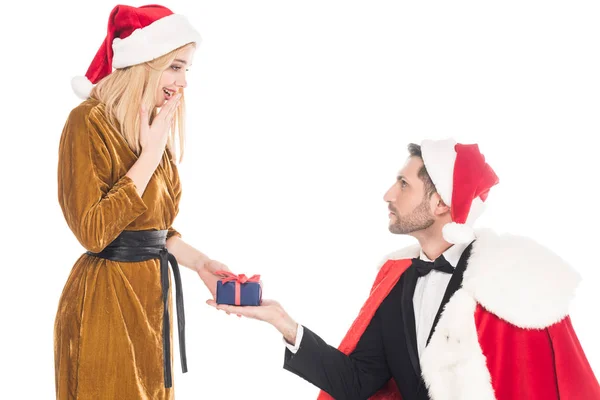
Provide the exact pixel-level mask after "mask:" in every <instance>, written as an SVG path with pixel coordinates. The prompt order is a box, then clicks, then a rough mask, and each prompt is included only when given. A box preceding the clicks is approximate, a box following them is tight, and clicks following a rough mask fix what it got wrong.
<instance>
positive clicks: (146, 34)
mask: <svg viewBox="0 0 600 400" xmlns="http://www.w3.org/2000/svg"><path fill="white" fill-rule="evenodd" d="M201 41H202V38H201V37H200V34H199V33H198V32H197V31H196V30H195V29H194V27H192V25H191V24H190V23H189V21H188V19H187V18H186V17H185V16H183V15H180V14H171V15H168V16H166V17H164V18H161V19H159V20H157V21H154V22H153V23H151V24H150V25H148V26H146V27H144V28H141V29H136V30H135V31H134V32H133V33H132V34H131V35H129V36H128V37H126V38H125V39H119V38H115V39H114V40H113V43H112V48H113V60H112V66H113V68H124V67H128V66H131V65H136V64H140V63H143V62H146V61H151V60H154V59H155V58H158V57H160V56H163V55H165V54H167V53H169V52H171V51H173V50H175V49H177V48H179V47H181V46H183V45H186V44H188V43H192V42H195V43H196V44H200V42H201Z"/></svg>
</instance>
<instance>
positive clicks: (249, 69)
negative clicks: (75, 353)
mask: <svg viewBox="0 0 600 400" xmlns="http://www.w3.org/2000/svg"><path fill="white" fill-rule="evenodd" d="M128 4H132V5H142V4H144V3H141V2H137V1H135V2H131V3H128ZM114 5H115V3H113V2H110V1H103V0H102V1H101V0H96V1H94V2H73V3H67V2H60V1H55V2H38V4H35V3H32V2H14V3H11V4H10V6H8V11H7V14H6V15H5V18H4V19H3V20H4V21H3V24H2V27H1V28H0V29H1V30H2V32H0V33H1V35H0V37H2V53H3V61H2V63H1V67H0V68H2V74H1V75H2V78H3V79H2V86H3V89H4V100H3V108H4V110H5V112H4V113H3V123H2V126H3V128H2V133H3V135H2V138H3V152H2V158H1V162H2V170H3V172H4V173H3V174H2V175H3V180H4V182H3V185H2V187H1V190H2V202H3V207H4V213H3V214H4V215H3V219H4V231H3V233H2V242H3V243H4V250H3V256H2V265H1V267H2V271H3V280H2V281H3V290H2V292H3V294H2V298H3V303H4V307H2V310H3V315H2V339H3V340H2V341H3V345H2V346H3V350H2V357H1V358H2V362H3V364H4V367H3V368H6V367H8V368H9V369H10V370H9V371H8V374H7V372H6V370H4V372H3V373H2V375H1V376H2V377H1V378H0V379H1V380H2V388H3V389H2V390H3V393H4V395H6V394H7V393H11V392H12V395H11V396H7V397H10V398H15V399H51V398H53V397H54V359H53V338H52V335H53V323H54V317H55V313H56V307H57V303H58V299H59V296H60V294H61V291H62V288H63V285H64V283H65V281H66V279H67V276H68V274H69V272H70V269H71V267H72V265H73V263H74V261H75V260H76V259H77V257H78V256H79V254H80V253H81V252H82V251H83V249H82V248H81V247H80V245H79V244H78V242H77V241H76V240H75V238H74V236H73V235H72V233H71V232H70V231H69V229H68V227H67V225H66V223H65V222H64V218H63V216H62V214H61V210H60V207H59V205H58V201H57V189H56V184H57V182H56V163H57V150H58V141H59V138H60V134H61V130H62V127H63V124H64V122H65V119H66V117H67V115H68V113H69V112H70V110H71V109H72V108H73V107H75V106H76V105H77V104H78V103H79V100H78V99H77V97H76V96H75V95H74V94H73V93H72V91H71V88H70V79H71V77H72V76H75V75H83V74H84V73H85V71H86V70H87V67H88V65H89V63H90V62H91V60H92V58H93V56H94V54H95V53H96V51H97V49H98V47H99V46H100V43H101V42H102V40H103V39H104V35H105V32H106V23H107V19H108V15H109V12H110V10H111V9H112V7H113V6H114ZM165 5H167V6H169V7H170V8H171V9H172V10H174V11H175V12H177V13H181V14H185V15H187V16H188V18H189V19H190V20H191V21H192V22H193V23H194V24H195V25H196V26H197V28H198V30H199V31H200V32H201V34H202V36H203V38H204V41H203V43H202V45H201V46H200V47H199V49H198V51H197V52H196V56H195V60H194V65H193V67H192V70H191V72H190V75H189V83H190V86H189V90H188V91H187V99H188V103H187V104H188V111H189V116H188V129H189V130H188V137H189V139H188V142H187V153H186V155H187V158H186V159H185V160H184V162H183V164H182V165H181V167H180V172H181V176H182V181H183V198H182V201H181V211H180V214H179V216H178V218H177V220H176V223H175V227H176V228H177V229H178V230H180V231H181V232H182V234H183V235H184V238H185V240H187V241H188V242H189V243H191V244H192V245H194V246H196V247H198V248H199V249H201V250H202V251H204V252H206V253H207V254H208V255H209V256H211V257H213V258H216V259H218V260H220V261H223V262H225V263H226V264H228V265H229V266H230V268H232V269H233V270H234V271H236V272H238V273H246V274H254V273H260V274H261V275H262V276H263V280H264V291H265V297H267V298H274V299H277V300H279V301H280V302H281V303H282V304H283V305H284V306H285V307H286V309H287V310H288V311H289V312H290V314H291V315H292V316H293V317H295V318H296V319H297V320H298V321H300V322H301V323H303V324H305V325H307V326H308V327H310V328H311V329H313V330H314V331H316V332H317V333H318V334H319V335H321V337H323V338H324V339H325V340H326V341H328V342H329V343H330V344H332V345H335V346H337V345H338V344H339V341H340V340H341V338H342V337H343V335H344V333H345V332H346V330H347V328H348V327H349V326H350V324H351V322H352V321H353V319H354V318H355V316H356V314H357V312H358V310H359V308H360V307H361V305H362V303H363V301H364V300H365V298H366V296H367V294H368V291H369V288H370V286H371V283H372V281H373V279H374V277H375V273H376V270H375V268H376V266H377V263H378V262H379V260H380V259H381V258H382V257H383V256H384V255H385V254H387V253H388V252H390V251H393V250H396V249H398V248H401V247H403V246H405V245H407V244H410V243H412V241H411V239H410V238H408V237H401V236H395V235H392V234H391V233H389V231H388V229H387V225H388V217H387V208H386V204H385V203H384V202H383V200H382V197H383V194H384V192H385V191H386V190H387V188H388V187H389V185H391V184H392V183H393V181H394V178H395V173H396V172H397V170H398V169H399V168H400V167H401V166H402V164H403V163H404V160H405V158H406V150H405V148H406V144H407V143H408V142H411V141H412V142H420V141H421V140H422V139H423V138H444V137H448V136H453V137H454V138H455V139H457V140H458V141H461V142H466V143H468V142H477V143H479V144H480V148H481V150H482V151H483V153H484V154H485V156H486V158H487V160H488V161H489V163H490V164H491V165H492V166H493V167H494V169H495V170H496V172H497V174H498V175H499V177H500V180H501V183H500V185H498V186H496V187H495V188H494V189H492V192H491V195H490V198H489V200H490V201H489V207H488V210H487V214H486V215H484V216H483V217H482V218H481V220H480V224H479V226H488V227H493V228H494V229H497V230H498V231H509V232H513V233H517V234H523V235H528V236H532V237H534V238H535V239H536V240H537V241H539V242H540V243H542V244H544V245H547V246H549V247H551V248H552V249H553V250H554V251H555V252H556V253H558V254H559V255H560V256H562V257H564V258H565V259H567V260H568V261H569V262H570V263H571V264H572V265H573V266H574V268H576V269H577V270H578V271H579V272H580V273H581V275H582V276H583V282H582V284H581V285H580V287H579V289H578V292H577V297H576V299H575V301H574V302H573V303H572V308H571V310H572V318H573V324H574V326H575V329H576V332H577V334H578V336H579V339H580V340H581V343H582V345H583V348H584V350H585V351H586V354H587V357H588V359H589V362H590V363H591V365H592V367H593V369H594V371H595V373H596V374H597V375H598V374H600V345H599V344H598V342H597V341H596V337H597V336H598V334H599V333H600V331H599V327H598V317H597V315H598V314H597V308H598V304H599V303H600V290H599V289H598V280H599V279H600V274H599V272H598V268H599V266H600V265H599V264H600V263H599V262H598V255H597V248H598V233H597V228H598V224H599V222H600V218H599V216H598V195H599V194H600V193H599V191H598V183H597V179H598V172H599V167H598V150H597V147H596V144H597V142H598V141H597V136H598V133H599V132H600V119H599V118H598V110H599V107H600V73H599V71H600V56H599V45H600V43H599V42H600V40H599V38H600V25H599V24H598V21H600V4H599V3H598V2H595V1H570V2H555V1H544V2H532V1H523V0H521V1H503V2H482V1H472V2H466V1H453V2H399V1H393V2H392V1H360V2H359V1H332V0H318V1H316V0H315V1H313V0H304V1H294V2H292V1H283V0H276V1H275V0H274V1H264V0H253V1H242V0H238V1H232V0H227V1H224V0H219V1H217V0H214V1H195V2H191V1H170V2H169V3H165ZM5 11H6V9H5ZM52 14H54V15H53V16H52ZM183 276H184V292H185V308H186V320H187V338H188V359H189V367H190V372H189V373H187V374H185V375H182V374H181V369H180V366H179V364H177V363H176V364H175V380H176V394H177V398H178V399H216V398H219V399H238V398H246V399H312V398H315V396H316V394H317V389H316V388H314V387H313V386H311V385H310V384H308V383H307V382H305V381H303V380H302V379H300V378H298V377H296V376H294V375H292V374H291V373H289V372H287V371H285V370H283V369H282V365H283V353H284V346H283V344H282V342H281V337H280V335H279V334H278V333H277V332H276V331H275V329H274V328H272V327H270V326H268V325H266V324H263V323H260V322H257V321H250V320H246V319H239V318H237V317H235V316H227V315H225V314H224V313H220V312H217V311H216V310H214V309H212V308H210V307H208V306H207V305H206V304H205V303H204V302H205V300H206V299H207V298H208V291H207V290H206V288H205V287H203V285H202V284H201V281H200V280H199V279H198V277H197V276H196V275H195V274H194V273H193V272H192V271H190V270H187V269H186V270H185V271H184V272H183ZM515 279H518V277H515ZM7 289H8V290H7ZM175 359H176V360H177V359H178V354H177V353H176V354H175Z"/></svg>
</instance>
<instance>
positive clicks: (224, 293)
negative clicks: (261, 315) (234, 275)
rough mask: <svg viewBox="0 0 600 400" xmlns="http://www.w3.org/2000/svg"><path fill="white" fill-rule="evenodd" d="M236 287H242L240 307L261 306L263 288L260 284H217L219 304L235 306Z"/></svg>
mask: <svg viewBox="0 0 600 400" xmlns="http://www.w3.org/2000/svg"><path fill="white" fill-rule="evenodd" d="M236 285H239V287H240V304H238V305H240V306H260V303H261V300H262V286H261V284H260V282H246V283H239V282H236V281H229V282H225V283H223V281H222V280H219V281H218V282H217V304H229V305H236V304H235V290H236Z"/></svg>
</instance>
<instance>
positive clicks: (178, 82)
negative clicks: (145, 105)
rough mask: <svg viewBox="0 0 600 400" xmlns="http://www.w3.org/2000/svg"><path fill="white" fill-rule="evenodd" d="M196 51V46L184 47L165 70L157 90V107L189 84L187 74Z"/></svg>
mask: <svg viewBox="0 0 600 400" xmlns="http://www.w3.org/2000/svg"><path fill="white" fill-rule="evenodd" d="M194 51H196V48H195V47H194V46H189V47H187V48H185V49H182V50H181V51H179V53H177V57H175V60H174V61H173V62H172V63H171V65H170V66H169V67H168V68H167V69H165V70H164V71H163V73H162V75H161V77H160V82H159V84H158V89H157V92H156V107H161V106H162V105H163V104H165V102H166V101H167V100H168V99H170V98H171V97H172V96H173V95H175V94H176V93H177V92H180V91H181V92H183V89H184V88H185V87H186V86H187V82H186V80H185V74H186V72H187V69H188V68H189V67H190V66H191V65H192V58H193V56H194Z"/></svg>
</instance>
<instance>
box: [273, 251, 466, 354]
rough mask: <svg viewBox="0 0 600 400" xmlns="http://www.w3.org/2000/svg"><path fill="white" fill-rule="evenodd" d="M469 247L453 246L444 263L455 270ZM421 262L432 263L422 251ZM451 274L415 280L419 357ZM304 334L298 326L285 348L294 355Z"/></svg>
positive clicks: (435, 274)
mask: <svg viewBox="0 0 600 400" xmlns="http://www.w3.org/2000/svg"><path fill="white" fill-rule="evenodd" d="M468 246H469V243H465V244H455V245H453V246H452V247H450V248H449V249H448V250H446V251H445V252H444V253H442V254H443V256H444V258H445V259H446V261H448V262H449V263H450V265H452V267H454V268H456V265H457V264H458V261H459V260H460V257H461V256H462V253H463V252H464V251H465V249H466V248H467V247H468ZM419 258H420V259H421V260H423V261H432V260H430V259H428V258H427V256H426V255H425V253H423V250H421V255H420V257H419ZM451 277H452V275H451V274H448V273H445V272H440V271H436V270H433V271H431V272H430V273H429V274H427V275H425V276H421V277H419V278H418V279H417V286H416V287H415V294H414V296H413V308H414V310H415V328H416V334H417V349H418V351H419V357H421V353H422V352H423V350H424V349H425V346H426V344H427V339H428V338H429V332H430V331H431V328H432V326H433V320H434V319H435V316H436V314H437V311H438V309H439V308H440V304H442V298H443V297H444V293H445V292H446V288H447V287H448V283H449V282H450V278H451ZM303 334H304V328H303V327H302V325H300V324H298V329H297V330H296V343H295V344H293V345H292V344H289V343H288V342H287V341H286V340H285V339H283V342H284V343H285V345H286V347H287V348H288V349H289V350H290V351H291V352H292V353H294V354H296V352H297V351H298V348H299V347H300V343H301V342H302V335H303Z"/></svg>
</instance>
